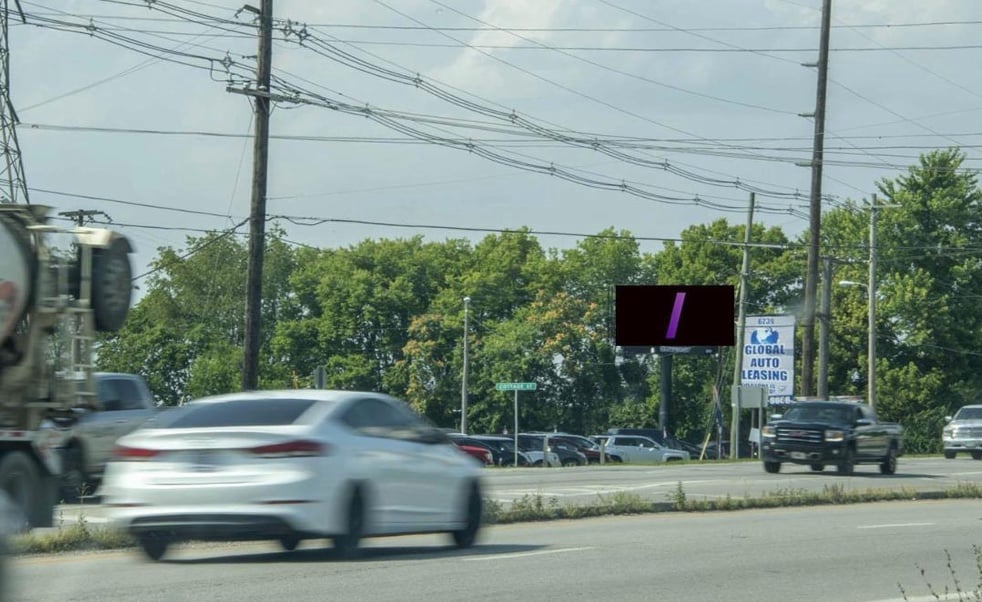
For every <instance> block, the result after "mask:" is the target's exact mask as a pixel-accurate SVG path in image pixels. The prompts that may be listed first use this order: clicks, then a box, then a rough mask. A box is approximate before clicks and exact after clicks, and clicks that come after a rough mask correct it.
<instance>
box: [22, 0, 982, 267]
mask: <svg viewBox="0 0 982 602" xmlns="http://www.w3.org/2000/svg"><path fill="white" fill-rule="evenodd" d="M251 1H252V3H253V4H254V5H256V6H258V2H259V0H251ZM20 4H21V7H22V8H23V11H24V13H25V16H26V19H27V23H26V24H24V23H21V22H20V20H19V19H18V18H17V17H16V15H12V17H11V19H10V30H9V40H10V95H11V100H12V102H13V105H14V107H15V109H16V111H17V115H18V117H19V119H20V124H19V125H18V128H17V134H18V138H19V143H20V149H21V153H22V159H23V164H24V172H25V175H26V179H27V183H28V186H29V195H30V201H31V202H32V203H36V204H44V205H51V206H53V207H54V208H55V210H56V211H72V210H78V209H87V210H99V211H102V212H104V213H105V214H106V215H107V216H108V219H111V220H112V223H113V224H114V226H113V227H115V228H117V229H118V230H119V231H120V232H122V233H123V234H125V235H126V236H128V237H129V238H130V240H131V241H132V243H133V245H134V246H135V248H136V252H135V253H134V256H133V261H134V272H135V274H136V275H137V276H142V275H144V274H146V273H147V271H148V269H149V268H148V266H149V264H150V262H151V261H152V260H153V259H154V257H156V255H157V250H158V248H160V247H163V246H169V247H172V248H176V249H186V248H187V237H188V236H201V235H202V234H203V232H204V231H208V230H212V231H218V230H225V229H229V228H235V227H236V226H238V229H237V230H236V232H237V233H239V234H241V235H243V236H244V235H245V234H247V232H248V226H247V225H244V224H243V221H244V220H245V219H246V218H247V216H248V214H249V207H250V196H251V179H252V170H253V158H252V146H253V139H252V134H253V125H254V124H253V111H252V107H251V104H250V100H249V97H247V96H245V95H242V94H238V93H232V92H229V91H228V90H229V89H230V88H231V89H239V90H241V89H243V88H245V87H247V86H249V85H251V79H252V78H254V76H255V68H256V59H255V57H256V52H257V51H256V48H257V37H256V34H257V29H256V22H255V19H254V15H253V14H252V13H251V12H249V11H248V10H240V9H241V8H242V7H243V6H244V5H243V3H242V2H232V1H225V0H209V1H203V0H202V1H197V0H167V1H157V2H154V3H147V2H145V1H144V0H114V1H97V0H20ZM11 5H13V4H12V3H11ZM832 5H833V6H832V33H831V42H830V48H831V52H830V59H829V85H828V103H827V117H826V165H825V170H824V172H825V173H824V178H823V182H822V187H823V194H824V196H825V198H824V199H823V207H824V208H825V209H829V208H831V207H835V206H837V205H839V204H841V203H842V202H844V201H845V200H847V199H852V200H863V199H867V198H868V197H869V196H870V195H871V194H872V193H874V192H875V191H876V188H875V184H876V182H877V181H878V180H880V179H881V178H892V177H896V176H897V175H899V174H901V173H903V172H904V171H905V170H906V168H907V167H908V166H910V165H911V164H913V163H914V162H915V161H916V159H917V157H918V155H919V154H920V153H922V152H926V151H930V150H932V149H935V148H946V147H950V146H960V147H961V148H963V149H964V151H965V152H966V154H967V161H966V163H965V166H966V167H967V168H976V167H978V165H979V155H978V152H977V149H976V144H978V142H979V141H980V136H982V127H980V126H978V125H976V122H977V120H978V118H979V117H980V116H982V77H980V73H979V72H980V69H982V61H980V60H979V57H980V54H982V44H978V43H977V42H978V39H979V33H980V32H982V3H980V2H978V1H977V0H932V1H931V2H923V1H922V0H833V2H832ZM273 10H274V17H275V18H276V27H277V29H276V32H275V33H274V44H273V50H272V56H273V60H272V72H273V75H274V82H275V83H274V92H275V93H277V94H279V96H278V97H277V102H275V103H274V108H273V111H272V115H271V120H270V133H271V136H272V140H271V143H270V163H269V179H268V190H267V195H268V201H267V213H268V214H269V215H270V216H271V217H275V221H276V223H278V224H280V225H281V226H282V227H283V228H285V230H286V232H287V236H286V238H287V239H288V240H290V241H291V242H293V243H296V244H299V245H313V246H316V247H319V248H335V247H346V246H350V245H354V244H357V243H358V242H360V241H362V240H365V239H381V238H405V237H411V236H415V235H422V236H423V237H424V238H425V239H427V240H434V241H443V240H446V239H448V238H468V239H471V240H473V241H478V240H480V239H481V238H483V237H484V236H487V235H488V232H487V231H485V230H490V231H494V230H503V229H516V228H521V227H528V228H530V229H531V230H532V231H533V233H535V234H536V236H537V237H538V239H539V240H540V242H541V243H542V245H543V246H544V247H546V248H558V249H563V248H569V247H572V246H574V245H576V244H577V242H578V241H579V240H582V237H583V235H588V234H595V233H598V232H600V231H601V230H603V229H605V228H608V227H612V228H614V229H616V230H627V231H629V232H630V233H631V234H633V235H634V236H636V237H639V239H640V245H641V250H642V251H644V252H657V251H658V250H660V249H661V248H662V245H663V241H664V240H666V239H677V238H678V237H679V236H680V235H681V233H682V231H683V230H684V229H685V228H686V227H688V226H690V225H693V224H705V223H709V222H711V221H714V220H716V219H719V218H725V219H727V220H729V221H730V222H731V223H733V224H741V225H742V224H743V223H745V221H746V210H747V206H748V204H749V196H750V191H751V190H756V191H757V193H758V194H757V197H756V199H757V200H756V202H757V207H758V210H757V212H756V214H755V221H756V222H758V223H763V224H765V225H767V226H779V227H781V228H782V229H783V230H784V231H785V232H786V233H787V234H788V235H789V236H796V235H798V234H800V233H801V232H802V231H803V230H804V229H805V228H806V227H807V225H808V221H807V212H808V202H809V201H808V192H809V190H810V182H811V170H810V169H809V168H808V162H809V161H810V159H811V152H812V136H813V132H814V120H813V119H812V118H810V117H809V116H808V114H809V113H812V112H813V111H814V109H815V93H816V84H817V70H816V69H815V68H814V67H813V66H808V64H809V63H814V62H815V61H817V57H818V44H819V24H820V16H821V0H699V1H692V0H659V1H657V2H652V1H651V0H332V1H330V2H319V1H318V2H314V1H311V0H276V1H275V3H274V7H273ZM639 163H640V164H639ZM564 177H566V178H572V179H574V180H576V181H575V182H573V181H568V180H567V179H564ZM105 220H106V218H105V217H102V216H99V217H98V218H97V221H105ZM142 282H143V279H142V278H140V279H138V284H141V283H142Z"/></svg>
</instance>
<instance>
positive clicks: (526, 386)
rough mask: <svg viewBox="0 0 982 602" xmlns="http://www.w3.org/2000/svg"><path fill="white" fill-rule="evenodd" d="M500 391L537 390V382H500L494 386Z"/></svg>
mask: <svg viewBox="0 0 982 602" xmlns="http://www.w3.org/2000/svg"><path fill="white" fill-rule="evenodd" d="M494 388H495V389H497V390H499V391H535V388H536V385H535V383H498V384H496V385H495V386H494Z"/></svg>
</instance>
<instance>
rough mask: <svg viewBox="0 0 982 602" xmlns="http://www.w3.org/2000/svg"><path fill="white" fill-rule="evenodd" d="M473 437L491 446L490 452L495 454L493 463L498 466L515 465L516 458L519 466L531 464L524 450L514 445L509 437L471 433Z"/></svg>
mask: <svg viewBox="0 0 982 602" xmlns="http://www.w3.org/2000/svg"><path fill="white" fill-rule="evenodd" d="M473 437H474V439H477V440H478V441H480V442H481V443H484V444H485V445H487V446H488V447H490V448H491V453H492V454H494V455H495V464H497V465H498V466H515V460H516V458H517V459H518V465H519V466H530V465H531V464H532V463H531V462H529V459H528V456H527V455H526V454H525V452H523V451H519V450H518V449H517V448H516V447H515V441H514V439H512V438H511V437H507V436H501V435H473ZM516 452H517V453H516Z"/></svg>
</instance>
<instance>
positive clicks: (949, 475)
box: [56, 457, 982, 524]
mask: <svg viewBox="0 0 982 602" xmlns="http://www.w3.org/2000/svg"><path fill="white" fill-rule="evenodd" d="M679 483H681V484H682V489H683V490H684V491H685V494H686V497H687V498H688V499H692V500H699V499H711V498H725V497H726V496H731V497H733V498H740V497H760V496H762V495H765V494H767V493H774V492H779V491H799V490H807V491H822V490H823V489H824V488H825V487H827V486H830V485H833V484H837V485H839V486H841V487H843V488H845V489H854V490H866V489H904V488H906V489H909V490H914V491H939V490H942V489H947V488H950V487H954V486H956V485H958V484H959V483H976V484H979V485H982V461H976V460H971V459H969V458H964V457H959V458H957V459H954V460H945V459H943V458H941V457H937V458H906V457H902V458H900V462H899V467H898V470H897V474H895V475H891V476H884V475H881V474H880V473H879V468H878V467H877V466H876V465H865V464H863V465H860V466H857V467H856V473H855V474H854V475H853V476H849V477H840V476H838V475H837V474H836V472H835V469H834V468H827V469H826V470H825V471H824V472H822V473H813V472H812V471H811V470H810V469H809V468H808V467H807V466H797V465H792V464H785V465H784V466H783V468H782V471H781V472H780V473H779V474H767V473H765V472H764V470H763V468H762V466H761V464H760V462H735V463H726V462H723V463H715V462H706V463H701V464H700V463H691V464H670V465H656V466H625V465H613V466H611V465H608V466H602V467H600V466H590V467H587V466H581V467H577V468H518V469H515V468H504V469H489V470H488V471H487V472H486V479H485V487H486V493H487V495H488V497H490V498H492V499H495V500H497V501H499V502H502V503H504V504H508V503H510V502H513V501H514V500H516V499H521V498H522V497H524V496H526V495H541V496H543V497H544V498H546V499H547V500H549V499H552V498H555V499H556V500H557V501H559V502H560V503H562V504H588V503H592V502H597V501H598V496H603V495H610V494H612V493H616V492H630V493H634V494H637V495H639V496H641V497H642V498H644V499H646V500H650V501H655V502H664V501H668V499H669V497H670V496H672V495H673V494H674V493H675V492H676V490H677V488H678V486H679ZM97 502H98V500H97V499H94V500H93V501H91V502H89V503H86V504H82V505H78V504H74V505H66V506H61V507H59V509H58V511H57V513H56V519H57V520H58V521H61V522H62V523H64V524H69V523H72V522H76V521H77V520H78V519H79V517H80V516H84V517H85V519H86V520H88V521H90V522H92V523H100V522H102V521H103V520H104V509H103V508H102V507H101V506H100V505H99V504H98V503H97Z"/></svg>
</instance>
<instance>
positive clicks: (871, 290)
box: [866, 194, 876, 410]
mask: <svg viewBox="0 0 982 602" xmlns="http://www.w3.org/2000/svg"><path fill="white" fill-rule="evenodd" d="M866 293H867V295H868V296H869V333H868V335H869V374H868V375H867V381H868V383H867V386H868V387H869V393H868V397H869V407H870V409H871V410H875V409H876V195H875V194H874V195H873V202H872V204H871V205H870V208H869V286H868V287H867V289H866Z"/></svg>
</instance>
